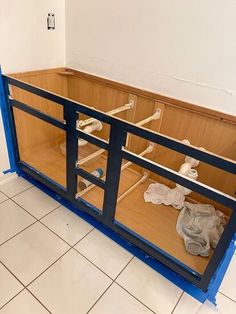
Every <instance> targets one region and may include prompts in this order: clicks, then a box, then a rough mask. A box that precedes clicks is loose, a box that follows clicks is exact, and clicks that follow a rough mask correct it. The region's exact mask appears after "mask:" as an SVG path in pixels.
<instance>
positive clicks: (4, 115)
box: [0, 66, 17, 173]
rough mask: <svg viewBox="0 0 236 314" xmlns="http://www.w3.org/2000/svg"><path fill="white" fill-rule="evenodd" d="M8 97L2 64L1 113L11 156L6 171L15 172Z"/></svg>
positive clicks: (0, 71) (0, 84)
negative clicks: (8, 167)
mask: <svg viewBox="0 0 236 314" xmlns="http://www.w3.org/2000/svg"><path fill="white" fill-rule="evenodd" d="M7 97H8V95H7V94H6V90H5V87H4V82H3V77H2V70H1V66H0V108H1V113H2V121H3V127H4V131H5V138H6V144H7V151H8V157H9V163H10V169H8V170H6V172H4V173H9V172H15V171H16V170H17V167H16V159H15V151H14V145H13V138H12V131H11V123H10V116H9V107H8V104H7Z"/></svg>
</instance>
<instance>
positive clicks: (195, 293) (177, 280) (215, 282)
mask: <svg viewBox="0 0 236 314" xmlns="http://www.w3.org/2000/svg"><path fill="white" fill-rule="evenodd" d="M22 176H23V177H24V178H25V179H26V180H28V181H29V182H31V183H32V184H33V185H35V186H36V187H38V188H39V189H41V190H42V191H44V192H45V193H47V194H48V195H49V196H51V197H52V198H54V199H55V200H57V201H58V202H60V203H61V204H62V205H63V206H65V207H67V208H68V209H69V210H71V211H72V212H74V213H75V214H76V215H78V216H80V217H81V218H82V219H84V220H86V221H87V222H88V223H90V224H91V225H93V226H94V227H95V228H96V229H98V230H99V231H101V232H103V233H104V234H105V235H107V236H108V237H109V238H111V239H112V240H114V241H115V242H116V243H118V244H119V245H121V246H122V247H123V248H125V249H126V250H128V251H129V252H130V253H131V254H133V255H134V256H136V257H138V258H139V259H140V260H142V261H143V262H144V263H145V264H147V265H149V266H150V267H151V268H153V269H154V270H156V271H157V272H158V273H160V274H161V275H163V276H164V277H165V278H167V279H168V280H170V281H171V282H172V283H173V284H175V285H176V286H178V287H179V288H180V289H182V290H183V291H185V292H186V293H188V294H189V295H190V296H192V297H193V298H195V299H196V300H198V301H199V302H201V303H203V302H205V301H206V300H209V301H210V302H212V303H214V304H215V303H216V300H215V296H216V294H217V291H218V289H219V286H220V284H221V282H222V280H223V277H224V275H225V272H226V270H227V267H228V265H229V263H230V260H231V258H232V256H233V253H234V249H235V246H234V241H232V243H231V245H230V247H229V248H228V250H227V252H226V255H225V258H224V260H223V262H222V263H221V265H220V267H219V269H218V271H217V273H216V275H215V277H214V278H213V279H212V282H211V285H210V287H209V289H208V291H207V292H203V291H202V290H201V289H199V288H197V287H195V286H194V285H193V284H191V283H190V282H188V281H187V280H185V279H183V278H182V277H180V276H179V275H178V274H176V273H175V272H174V271H172V270H170V269H169V268H168V267H166V266H164V265H163V264H161V263H160V262H158V261H157V260H156V259H154V258H153V257H151V256H149V255H147V254H146V253H145V252H143V251H142V250H140V249H139V248H138V247H136V246H134V245H133V244H132V243H130V242H129V241H127V240H126V239H124V238H122V237H120V236H119V235H118V234H116V233H115V232H114V231H112V230H111V229H109V228H108V227H106V226H105V225H103V224H102V223H101V222H99V221H97V220H96V219H95V218H93V217H91V216H90V215H89V214H87V213H85V212H83V211H81V210H79V209H78V208H76V207H75V206H73V205H72V204H71V203H70V202H69V201H67V200H66V199H64V198H62V197H61V196H59V195H58V194H56V193H55V192H53V191H52V190H51V189H49V188H47V187H46V186H45V185H43V184H41V183H40V182H38V181H36V180H35V179H33V178H32V177H30V176H29V175H27V174H26V173H23V175H22ZM235 240H236V239H235Z"/></svg>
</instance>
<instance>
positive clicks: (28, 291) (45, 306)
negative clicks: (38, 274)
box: [25, 287, 52, 314]
mask: <svg viewBox="0 0 236 314" xmlns="http://www.w3.org/2000/svg"><path fill="white" fill-rule="evenodd" d="M25 290H26V291H28V292H29V293H30V294H31V295H32V297H33V298H35V299H36V300H37V301H38V302H39V303H40V304H41V305H42V306H43V307H44V308H45V310H47V311H48V313H50V314H52V312H51V311H49V309H48V308H47V307H46V305H45V304H43V302H42V301H40V300H39V299H38V298H37V297H36V296H35V295H34V294H33V293H32V292H31V291H30V290H29V289H28V288H27V287H25Z"/></svg>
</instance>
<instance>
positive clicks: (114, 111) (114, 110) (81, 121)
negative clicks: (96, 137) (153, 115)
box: [77, 100, 134, 129]
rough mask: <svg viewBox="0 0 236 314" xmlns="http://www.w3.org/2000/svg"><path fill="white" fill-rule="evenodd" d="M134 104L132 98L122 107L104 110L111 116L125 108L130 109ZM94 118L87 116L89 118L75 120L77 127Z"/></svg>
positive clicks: (86, 123)
mask: <svg viewBox="0 0 236 314" xmlns="http://www.w3.org/2000/svg"><path fill="white" fill-rule="evenodd" d="M133 106H134V101H133V100H130V102H129V103H128V104H125V105H124V106H122V107H119V108H116V109H113V110H111V111H108V112H105V113H106V114H107V115H109V116H113V115H115V114H117V113H119V112H122V111H125V110H129V109H132V108H133ZM95 120H96V119H95V118H89V119H86V120H80V121H77V128H78V129H79V128H81V127H83V126H86V125H88V124H91V123H93V122H94V121H95Z"/></svg>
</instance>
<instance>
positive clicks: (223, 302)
mask: <svg viewBox="0 0 236 314" xmlns="http://www.w3.org/2000/svg"><path fill="white" fill-rule="evenodd" d="M216 302H217V307H215V306H214V305H213V304H211V303H210V302H209V301H206V302H205V303H204V304H201V303H200V302H198V301H197V300H196V299H194V298H192V297H191V296H190V295H188V294H187V293H184V294H183V296H182V297H181V299H180V301H179V303H178V305H177V307H176V308H175V310H174V312H173V314H216V313H217V314H235V313H236V303H235V302H233V301H232V300H230V299H228V298H226V297H225V296H223V295H222V294H220V293H218V295H217V298H216Z"/></svg>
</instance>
